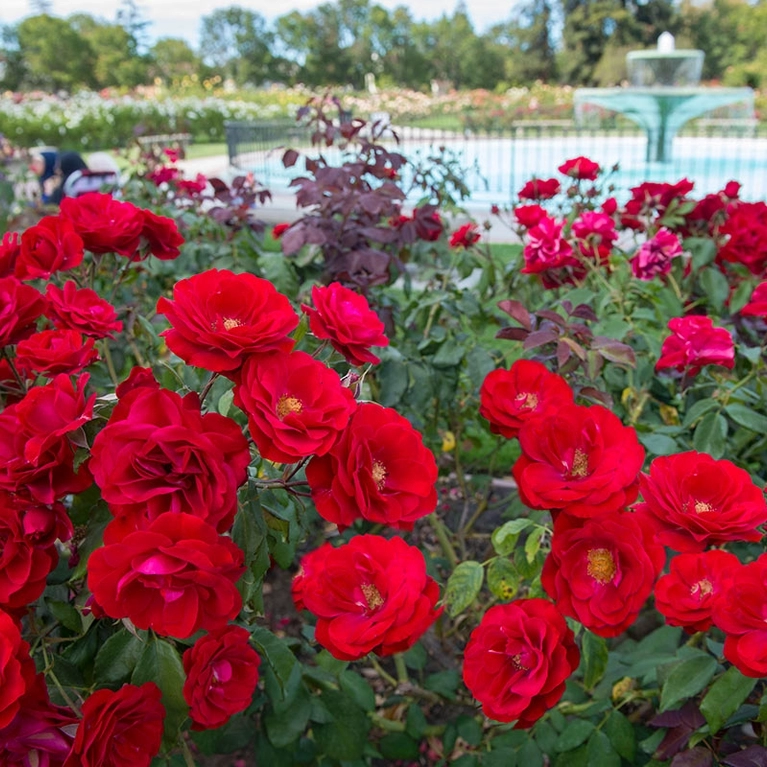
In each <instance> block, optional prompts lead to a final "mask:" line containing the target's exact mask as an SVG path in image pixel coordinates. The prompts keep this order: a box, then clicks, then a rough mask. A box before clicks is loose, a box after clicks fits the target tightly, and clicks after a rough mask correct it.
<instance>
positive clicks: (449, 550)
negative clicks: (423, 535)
mask: <svg viewBox="0 0 767 767" xmlns="http://www.w3.org/2000/svg"><path fill="white" fill-rule="evenodd" d="M429 521H430V522H431V528H432V530H434V535H436V536H437V540H438V541H439V545H440V546H441V547H442V551H443V552H444V554H445V556H446V557H447V559H448V561H449V562H450V566H451V567H452V568H454V569H455V567H457V565H458V555H457V554H456V553H455V549H454V548H453V544H452V543H450V537H449V536H448V534H447V528H446V527H445V524H444V522H443V521H442V520H441V519H440V518H439V517H438V516H437V515H436V514H432V515H431V516H430V517H429Z"/></svg>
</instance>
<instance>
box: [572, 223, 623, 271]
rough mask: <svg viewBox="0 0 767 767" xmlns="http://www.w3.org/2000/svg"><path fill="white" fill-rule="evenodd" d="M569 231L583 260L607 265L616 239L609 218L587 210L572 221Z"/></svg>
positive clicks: (613, 225) (613, 226) (616, 235)
mask: <svg viewBox="0 0 767 767" xmlns="http://www.w3.org/2000/svg"><path fill="white" fill-rule="evenodd" d="M570 231H571V232H572V235H573V236H574V237H575V238H576V239H577V240H578V250H579V251H580V253H581V255H582V256H583V257H584V258H589V259H591V260H592V261H596V262H597V263H598V264H606V263H607V260H608V258H609V256H610V251H611V250H612V247H613V243H614V242H615V240H617V239H618V232H616V231H615V221H613V219H612V217H611V216H609V215H607V213H599V212H598V211H594V210H587V211H585V212H583V213H581V215H580V216H579V217H578V218H576V219H575V221H573V225H572V228H571V230H570Z"/></svg>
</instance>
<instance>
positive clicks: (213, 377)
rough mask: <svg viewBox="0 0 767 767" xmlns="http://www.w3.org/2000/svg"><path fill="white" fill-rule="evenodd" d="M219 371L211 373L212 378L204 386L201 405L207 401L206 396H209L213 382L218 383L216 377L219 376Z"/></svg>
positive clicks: (201, 393)
mask: <svg viewBox="0 0 767 767" xmlns="http://www.w3.org/2000/svg"><path fill="white" fill-rule="evenodd" d="M219 375H220V374H219V373H211V375H210V378H209V379H208V382H207V383H206V384H205V386H204V387H203V390H202V391H201V392H200V405H202V404H203V402H205V398H206V397H207V396H208V393H209V392H210V390H211V389H212V388H213V384H214V383H216V379H217V378H218V377H219Z"/></svg>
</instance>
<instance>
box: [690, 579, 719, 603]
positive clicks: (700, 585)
mask: <svg viewBox="0 0 767 767" xmlns="http://www.w3.org/2000/svg"><path fill="white" fill-rule="evenodd" d="M713 592H714V586H713V584H712V583H711V581H710V580H708V578H704V579H703V580H701V581H698V582H697V583H694V584H693V586H692V588H691V589H690V595H691V596H696V595H697V596H698V598H699V599H700V600H701V601H702V600H703V599H704V598H705V597H707V596H708V595H709V594H713Z"/></svg>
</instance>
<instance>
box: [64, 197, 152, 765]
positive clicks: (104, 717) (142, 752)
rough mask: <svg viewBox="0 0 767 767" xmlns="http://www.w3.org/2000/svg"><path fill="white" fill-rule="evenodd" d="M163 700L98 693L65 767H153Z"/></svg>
mask: <svg viewBox="0 0 767 767" xmlns="http://www.w3.org/2000/svg"><path fill="white" fill-rule="evenodd" d="M64 199H68V198H64ZM161 699H162V693H161V692H160V688H159V687H158V686H157V685H156V684H155V683H154V682H147V683H146V684H142V685H141V687H136V686H135V685H132V684H125V685H123V686H122V688H120V689H119V690H118V691H117V692H114V691H113V690H97V691H96V692H94V693H93V694H92V695H91V696H90V697H88V698H87V699H86V701H85V703H83V718H82V720H81V721H80V724H79V726H78V728H77V735H76V736H75V742H74V744H73V746H72V751H71V752H70V754H69V756H68V757H67V760H66V761H65V762H64V767H107V765H109V767H149V764H150V763H151V761H152V759H153V758H154V757H155V756H156V755H157V752H158V751H159V750H160V745H161V744H162V733H163V726H164V723H165V707H164V706H163V705H162V703H161Z"/></svg>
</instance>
